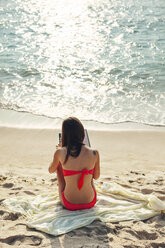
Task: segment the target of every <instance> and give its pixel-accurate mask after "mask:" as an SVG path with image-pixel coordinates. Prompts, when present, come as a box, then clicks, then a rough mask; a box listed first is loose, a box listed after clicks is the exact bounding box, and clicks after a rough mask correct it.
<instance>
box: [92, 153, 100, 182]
mask: <svg viewBox="0 0 165 248" xmlns="http://www.w3.org/2000/svg"><path fill="white" fill-rule="evenodd" d="M93 154H94V155H95V156H96V163H95V167H94V172H93V178H94V179H95V180H97V179H98V178H99V176H100V156H99V152H98V151H93Z"/></svg>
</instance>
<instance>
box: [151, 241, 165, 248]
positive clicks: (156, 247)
mask: <svg viewBox="0 0 165 248" xmlns="http://www.w3.org/2000/svg"><path fill="white" fill-rule="evenodd" d="M150 245H151V247H153V248H165V243H164V242H163V243H151V244H150Z"/></svg>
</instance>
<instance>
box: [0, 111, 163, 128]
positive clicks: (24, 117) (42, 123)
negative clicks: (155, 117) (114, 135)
mask: <svg viewBox="0 0 165 248" xmlns="http://www.w3.org/2000/svg"><path fill="white" fill-rule="evenodd" d="M0 117H1V118H0V127H8V128H21V129H51V130H54V129H60V128H61V125H62V121H63V119H61V118H49V117H46V116H39V115H35V114H31V113H27V112H18V111H15V110H8V109H0ZM81 121H82V120H81ZM82 123H83V125H84V127H85V128H86V129H88V130H95V131H111V130H153V131H155V130H158V131H165V125H159V124H155V125H154V124H147V123H136V122H131V121H125V122H119V123H104V122H102V123H101V122H98V121H89V120H88V121H87V120H86V121H82Z"/></svg>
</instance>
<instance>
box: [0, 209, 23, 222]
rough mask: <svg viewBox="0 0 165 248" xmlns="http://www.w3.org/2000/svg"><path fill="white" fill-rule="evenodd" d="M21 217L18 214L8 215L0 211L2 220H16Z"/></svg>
mask: <svg viewBox="0 0 165 248" xmlns="http://www.w3.org/2000/svg"><path fill="white" fill-rule="evenodd" d="M20 216H21V214H20V213H9V212H7V211H4V210H0V217H2V219H3V220H12V221H14V220H17V219H18V218H19V217H20Z"/></svg>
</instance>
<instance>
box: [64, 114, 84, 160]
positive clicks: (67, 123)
mask: <svg viewBox="0 0 165 248" xmlns="http://www.w3.org/2000/svg"><path fill="white" fill-rule="evenodd" d="M84 136H85V132H84V127H83V125H82V123H81V122H80V120H79V119H77V118H76V117H69V118H67V119H65V120H64V121H63V123H62V147H64V146H66V148H67V154H66V157H65V161H64V164H65V163H66V161H67V160H68V157H69V156H72V157H78V155H79V154H80V152H81V147H82V145H84V144H83V140H84Z"/></svg>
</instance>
